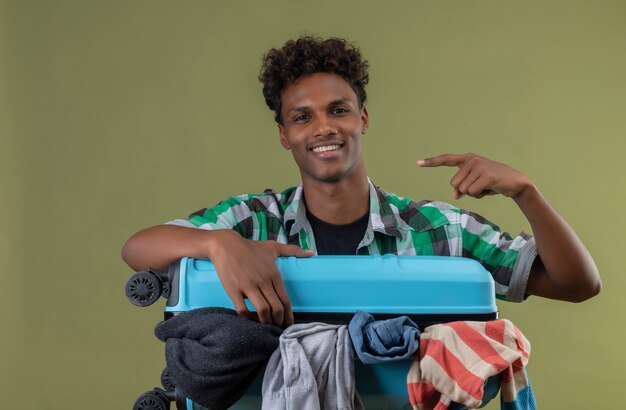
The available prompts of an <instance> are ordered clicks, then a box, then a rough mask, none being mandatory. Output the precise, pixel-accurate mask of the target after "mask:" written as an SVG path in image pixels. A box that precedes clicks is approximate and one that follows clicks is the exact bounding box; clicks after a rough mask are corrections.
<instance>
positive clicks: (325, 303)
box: [126, 255, 498, 410]
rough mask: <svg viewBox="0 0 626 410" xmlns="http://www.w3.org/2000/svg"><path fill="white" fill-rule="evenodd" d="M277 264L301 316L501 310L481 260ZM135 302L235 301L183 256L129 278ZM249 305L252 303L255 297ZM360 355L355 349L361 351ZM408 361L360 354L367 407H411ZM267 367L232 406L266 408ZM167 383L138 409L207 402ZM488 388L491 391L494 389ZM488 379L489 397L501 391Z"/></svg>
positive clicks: (343, 319)
mask: <svg viewBox="0 0 626 410" xmlns="http://www.w3.org/2000/svg"><path fill="white" fill-rule="evenodd" d="M276 265H277V267H278V269H279V271H280V272H281V274H282V277H283V281H284V283H285V288H286V289H287V292H288V294H289V298H290V301H291V304H292V309H293V312H294V319H295V321H296V323H302V322H313V321H318V322H326V323H334V324H348V323H349V321H350V319H351V318H352V315H353V314H354V312H355V311H356V310H357V309H360V310H364V311H366V312H368V313H370V314H372V315H374V317H375V318H376V319H377V320H381V319H386V318H391V317H397V316H401V315H406V316H409V317H410V318H411V319H412V320H413V321H414V322H415V323H417V324H418V325H419V326H420V328H423V327H426V326H429V325H431V324H436V323H444V322H451V321H456V320H482V321H484V320H493V319H496V318H497V316H498V313H497V307H496V304H495V291H494V283H493V279H492V277H491V275H490V273H489V272H487V271H486V270H485V269H484V268H483V267H482V266H481V265H480V264H479V263H478V262H477V261H475V260H472V259H467V258H451V257H441V256H396V255H383V256H381V255H370V256H315V257H311V258H294V257H289V258H279V259H277V260H276ZM126 294H127V296H128V298H129V299H130V301H131V302H132V303H133V304H136V305H138V306H147V305H150V304H152V303H154V301H155V300H156V299H158V298H159V296H161V295H162V294H163V296H165V297H167V303H166V307H165V318H166V319H167V318H169V317H171V316H172V315H176V314H179V313H182V312H187V311H189V310H192V309H197V308H201V307H209V306H219V307H227V308H231V309H232V308H233V304H232V302H231V301H230V299H229V298H228V296H227V295H226V292H225V291H224V289H223V288H222V286H221V283H220V282H219V279H218V277H217V274H216V273H215V269H214V267H213V264H212V263H211V262H210V261H208V260H196V259H190V258H183V259H181V260H180V262H179V263H175V264H172V265H171V267H170V269H169V271H168V272H167V273H159V272H154V271H151V270H149V271H145V272H139V273H136V274H135V275H133V276H132V277H131V278H130V280H129V281H128V283H127V285H126ZM246 303H247V304H248V307H249V308H250V310H251V311H253V310H254V307H253V306H252V305H251V304H250V303H249V302H246ZM355 357H356V356H355ZM410 365H411V361H410V360H405V361H400V362H392V363H384V364H375V365H363V364H361V363H360V362H359V361H358V359H355V378H356V387H357V390H358V392H359V394H360V395H361V398H362V399H363V402H364V404H365V408H366V409H370V408H372V409H389V410H391V409H404V408H411V407H410V405H409V406H408V407H407V405H408V404H409V400H408V395H407V389H406V375H407V372H408V370H409V367H410ZM262 377H263V372H261V373H260V375H259V377H257V380H256V381H255V383H253V385H252V386H251V387H250V389H249V390H248V392H247V394H246V395H245V396H244V397H242V399H241V400H239V401H238V402H237V404H236V405H235V406H233V407H232V408H233V409H236V410H248V409H259V408H261V382H262ZM161 379H162V384H163V386H164V388H165V390H163V389H160V388H155V389H154V390H153V391H150V392H146V393H144V395H142V396H141V397H140V398H139V399H137V402H136V403H135V407H134V408H135V409H137V410H139V409H167V408H169V402H170V401H175V402H176V405H177V408H178V409H187V410H192V409H201V407H200V406H198V405H196V404H194V403H193V402H192V401H191V400H189V399H187V398H184V397H180V394H177V393H176V389H175V386H174V385H173V383H172V382H171V380H170V379H169V375H168V373H167V369H166V370H164V372H163V374H162V378H161ZM488 390H489V391H488ZM491 390H493V387H490V386H489V384H488V385H487V388H486V391H485V397H488V396H493V395H495V393H496V392H494V391H491Z"/></svg>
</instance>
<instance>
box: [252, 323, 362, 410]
mask: <svg viewBox="0 0 626 410" xmlns="http://www.w3.org/2000/svg"><path fill="white" fill-rule="evenodd" d="M262 391H263V409H264V410H318V409H324V410H352V409H356V410H361V409H363V408H364V407H363V403H362V402H361V398H360V397H359V395H358V393H357V392H356V388H355V382H354V356H353V352H352V343H351V341H350V336H349V334H348V327H347V326H346V325H341V326H340V325H329V324H326V323H303V324H297V325H292V326H290V327H288V328H287V329H285V331H284V332H283V334H282V335H281V336H280V342H279V346H278V349H276V350H275V351H274V353H273V354H272V357H270V360H269V362H268V364H267V368H266V369H265V376H264V378H263V389H262Z"/></svg>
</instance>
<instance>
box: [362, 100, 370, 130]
mask: <svg viewBox="0 0 626 410" xmlns="http://www.w3.org/2000/svg"><path fill="white" fill-rule="evenodd" d="M369 125H370V120H369V114H368V113H367V108H365V107H363V108H361V134H365V133H366V132H367V128H368V127H369Z"/></svg>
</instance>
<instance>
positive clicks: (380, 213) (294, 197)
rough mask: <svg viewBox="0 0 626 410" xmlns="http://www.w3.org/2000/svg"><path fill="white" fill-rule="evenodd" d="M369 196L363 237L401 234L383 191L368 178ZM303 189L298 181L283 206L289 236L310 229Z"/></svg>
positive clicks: (396, 219)
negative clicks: (368, 212)
mask: <svg viewBox="0 0 626 410" xmlns="http://www.w3.org/2000/svg"><path fill="white" fill-rule="evenodd" d="M367 182H368V184H369V197H370V219H369V223H368V226H367V231H366V235H365V239H366V240H368V239H369V241H371V240H373V235H369V236H370V237H371V238H368V234H371V233H372V231H373V232H380V233H383V234H385V235H389V236H397V237H399V236H401V234H400V231H399V226H398V218H396V215H395V214H394V212H393V210H392V209H391V206H390V205H389V203H388V202H387V200H386V196H385V194H384V192H383V191H382V190H381V189H380V188H377V187H376V186H374V184H373V183H372V181H371V180H370V179H369V178H368V179H367ZM303 193H304V189H303V186H302V183H300V184H299V185H298V186H297V187H296V189H295V190H293V191H292V192H291V195H290V196H289V198H288V199H287V207H286V208H285V214H284V224H285V228H286V230H287V232H288V234H289V235H290V236H294V235H296V234H298V232H300V231H301V230H302V229H304V230H305V231H306V232H307V233H309V232H310V231H311V225H310V224H309V221H308V220H307V219H306V209H305V206H304V201H303V200H302V196H303ZM369 241H368V242H369Z"/></svg>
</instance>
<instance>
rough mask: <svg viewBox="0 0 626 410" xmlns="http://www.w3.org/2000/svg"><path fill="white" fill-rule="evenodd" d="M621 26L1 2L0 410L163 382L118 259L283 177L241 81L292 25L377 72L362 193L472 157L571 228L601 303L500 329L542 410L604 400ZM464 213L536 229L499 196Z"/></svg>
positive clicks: (613, 315) (529, 10) (256, 100)
mask: <svg viewBox="0 0 626 410" xmlns="http://www.w3.org/2000/svg"><path fill="white" fill-rule="evenodd" d="M625 21H626V2H623V1H594V2H584V1H574V2H573V1H389V2H375V1H347V2H338V1H332V2H331V1H316V2H297V1H254V2H253V1H229V2H226V1H224V2H216V1H208V0H205V1H163V0H150V1H128V0H125V1H119V0H115V1H113V0H111V1H98V2H96V1H85V0H78V1H70V0H56V1H27V0H15V1H2V3H0V144H1V145H0V189H1V190H0V207H1V208H0V212H1V213H2V222H1V223H0V262H1V264H2V269H1V273H0V275H1V288H0V289H2V291H3V292H2V293H3V295H2V297H1V298H0V308H1V311H2V314H1V316H0V317H1V319H0V329H2V333H1V334H2V336H1V337H0V369H1V373H2V377H1V378H2V380H3V382H2V383H0V397H1V398H2V399H1V400H2V405H0V407H2V408H11V409H64V408H68V409H69V408H88V409H124V408H130V407H131V405H132V403H133V401H134V400H135V398H136V397H137V396H138V395H139V394H140V393H141V392H143V391H145V390H147V389H149V388H152V387H153V386H156V385H158V377H159V374H160V371H161V369H162V367H163V364H164V360H163V344H162V343H161V342H159V341H158V340H157V339H156V338H155V337H154V336H153V328H154V325H155V324H156V323H157V321H158V320H160V318H161V317H162V306H163V302H162V301H161V302H159V305H158V306H157V307H152V308H146V309H139V308H136V307H134V306H131V305H130V303H128V301H127V300H126V298H125V296H124V293H123V287H124V283H125V281H126V279H127V277H128V276H129V275H130V274H131V271H130V269H129V268H128V267H126V266H125V264H124V263H123V262H122V261H121V259H120V256H119V255H120V249H121V247H122V245H123V243H124V242H125V240H126V239H127V238H128V237H129V236H130V235H131V234H133V233H134V232H136V231H138V230H140V229H142V228H144V227H147V226H151V225H156V224H160V223H162V222H165V221H168V220H171V219H174V218H176V217H181V216H185V215H187V214H188V213H189V212H192V211H195V210H197V209H199V208H202V207H204V206H209V205H212V204H214V203H216V202H217V201H219V200H220V199H223V198H225V197H227V196H230V195H234V194H240V193H247V192H260V191H262V190H263V189H264V188H267V187H272V188H275V189H278V190H280V189H283V188H285V187H287V186H290V185H293V184H295V183H297V182H298V179H299V176H298V173H297V170H296V168H295V166H294V164H293V162H292V159H291V157H290V154H289V153H288V152H287V151H284V150H283V149H282V148H281V147H280V145H279V142H278V137H277V136H278V134H277V129H276V125H275V124H274V122H273V117H272V113H271V112H270V111H269V110H268V109H267V108H266V106H265V105H264V102H263V99H262V96H261V91H260V88H261V87H260V84H259V83H258V81H257V80H256V76H257V75H258V69H259V65H260V59H261V56H262V54H263V53H264V51H266V50H267V49H268V48H270V47H278V46H280V45H282V44H283V43H284V42H285V41H286V40H287V39H289V38H293V37H297V36H299V35H300V34H303V33H310V34H320V35H323V36H329V35H334V36H345V37H347V38H349V39H351V40H353V41H355V42H356V43H357V44H358V45H359V46H360V47H361V49H362V51H363V52H364V54H365V56H366V57H367V58H368V59H369V61H370V63H371V73H370V74H371V85H370V86H369V88H368V93H369V94H368V97H369V101H368V109H369V113H370V122H371V127H370V130H369V132H368V134H367V135H366V136H365V142H364V146H365V148H364V149H365V157H366V164H367V167H368V172H369V175H370V177H371V178H372V179H373V180H374V182H375V183H377V184H379V185H381V186H383V187H385V188H386V189H388V190H389V191H392V192H396V193H399V194H402V195H405V196H411V197H414V198H419V199H425V198H429V199H440V200H446V201H452V202H454V201H453V200H452V198H451V189H450V186H449V185H448V181H449V179H450V178H451V176H452V174H453V170H451V169H418V168H417V167H416V166H415V161H416V160H417V159H419V158H422V157H426V156H432V155H436V154H439V153H444V152H466V151H473V152H477V153H480V154H483V155H485V156H488V157H491V158H494V159H496V160H499V161H502V162H506V163H508V164H510V165H511V166H513V167H515V168H517V169H520V170H521V171H523V172H524V173H525V174H527V175H528V176H529V177H530V178H531V179H532V180H533V181H534V182H535V183H536V184H537V185H538V186H539V187H540V189H541V190H542V192H543V193H544V195H545V196H546V197H547V198H548V199H549V200H550V201H551V202H552V203H553V204H554V205H555V206H556V207H557V209H558V210H559V211H560V212H561V214H562V215H563V216H564V217H565V218H566V219H567V220H568V221H569V222H570V223H571V225H572V226H573V227H574V228H575V230H576V231H577V232H578V234H579V235H580V237H581V238H582V240H583V241H584V242H585V244H586V245H587V247H588V248H589V250H590V251H591V253H592V255H593V256H594V258H595V260H596V262H597V264H598V266H599V268H600V272H601V274H602V278H603V285H604V288H603V291H602V293H601V294H600V295H599V296H598V297H596V298H595V299H592V300H590V301H588V302H585V303H582V304H569V303H565V302H555V301H550V300H545V299H540V298H530V299H529V300H528V301H527V302H525V303H523V304H519V305H517V304H506V303H500V304H499V307H500V310H501V316H502V317H506V318H509V319H511V320H513V322H514V323H516V324H517V325H518V326H519V327H520V329H521V330H522V331H523V332H524V333H525V335H526V336H527V337H528V338H529V339H530V341H531V342H532V344H533V352H532V356H531V362H530V365H529V372H530V377H531V381H532V383H533V386H534V390H535V392H536V396H537V399H538V403H539V407H540V408H542V409H565V408H568V409H588V408H616V407H615V406H617V407H619V405H617V404H616V401H617V400H618V398H620V397H623V384H624V381H626V379H625V377H624V373H623V372H624V370H623V369H624V364H626V359H624V357H626V355H624V353H623V347H624V345H626V330H625V327H626V326H625V324H626V320H625V319H624V310H625V307H626V302H624V299H623V297H622V295H621V294H622V293H623V292H624V289H625V286H626V280H625V279H624V274H623V272H624V269H623V265H624V253H625V252H626V241H625V240H624V239H623V234H622V231H624V230H625V228H626V224H625V222H624V217H623V216H622V214H621V213H622V212H623V209H624V208H623V206H624V203H625V202H626V189H624V188H626V184H625V182H624V175H626V165H625V164H624V162H625V161H624V154H623V151H624V149H625V148H626V145H625V143H624V137H625V135H624V134H625V131H626V81H625V76H626V24H625ZM455 203H457V204H458V205H460V206H462V207H466V208H470V209H472V210H474V211H476V212H479V213H481V214H483V215H486V216H488V217H489V218H490V219H491V220H493V221H495V222H497V223H498V224H500V225H501V226H502V227H503V228H505V229H506V230H508V231H510V232H512V233H517V232H519V231H520V230H522V229H524V230H528V229H529V228H528V226H527V223H526V222H525V220H524V218H523V216H522V215H521V214H520V212H519V211H518V210H517V208H516V207H515V205H514V203H513V202H512V201H510V200H507V199H505V198H501V197H492V198H485V199H482V200H471V199H462V200H460V201H458V202H455ZM622 401H623V400H622ZM489 408H491V409H494V408H498V406H490V407H489Z"/></svg>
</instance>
